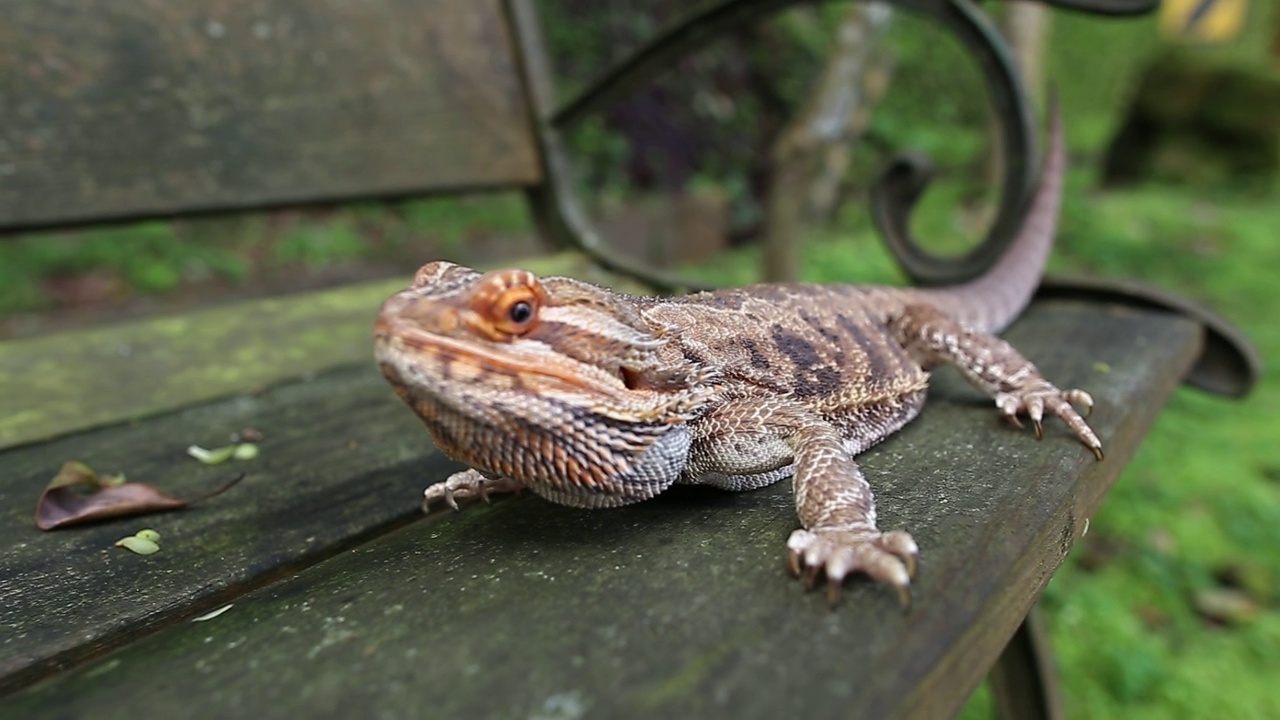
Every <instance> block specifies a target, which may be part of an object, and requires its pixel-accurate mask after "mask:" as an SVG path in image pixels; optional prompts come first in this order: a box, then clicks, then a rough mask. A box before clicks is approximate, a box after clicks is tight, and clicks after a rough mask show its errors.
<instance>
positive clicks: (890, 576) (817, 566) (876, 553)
mask: <svg viewBox="0 0 1280 720" xmlns="http://www.w3.org/2000/svg"><path fill="white" fill-rule="evenodd" d="M918 555H919V548H918V546H917V545H916V542H915V540H913V539H912V538H911V535H909V534H907V533H905V532H903V531H901V530H895V531H892V532H887V533H882V532H880V531H879V530H876V529H874V528H868V529H856V530H847V529H827V528H816V529H813V530H796V531H795V532H793V533H792V534H791V537H790V538H789V539H788V540H787V556H788V566H789V568H790V569H791V571H792V575H795V576H798V577H800V578H801V579H802V580H803V581H804V584H805V587H806V588H807V589H812V588H813V587H815V586H816V585H817V581H818V577H819V576H820V575H822V576H825V577H826V580H827V593H828V599H829V601H830V602H831V604H832V605H833V606H834V605H835V604H836V603H837V602H838V601H839V598H840V588H841V586H842V585H843V583H844V580H845V578H846V577H848V576H850V575H852V574H854V573H858V572H861V573H863V574H865V575H867V576H868V577H870V578H871V579H872V580H874V581H876V582H878V583H881V584H884V585H888V586H890V587H892V588H893V589H894V590H895V591H897V593H898V596H899V599H900V600H901V601H902V602H903V605H904V606H906V605H909V603H910V596H911V595H910V593H911V578H912V576H913V575H914V574H915V570H916V558H917V556H918Z"/></svg>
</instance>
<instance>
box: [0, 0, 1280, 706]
mask: <svg viewBox="0 0 1280 720" xmlns="http://www.w3.org/2000/svg"><path fill="white" fill-rule="evenodd" d="M1185 4H1186V3H1178V2H1173V3H1169V6H1170V7H1174V6H1178V7H1181V5H1185ZM1218 4H1219V5H1237V6H1240V7H1244V6H1245V4H1244V3H1243V2H1239V3H1234V4H1233V3H1218ZM1017 5H1019V4H1016V3H1015V4H1011V6H1017ZM686 6H687V4H686V3H681V2H675V1H674V0H608V1H607V2H603V1H601V0H543V2H542V3H541V5H540V7H541V10H542V14H543V17H542V22H543V29H544V32H545V34H546V37H547V45H548V50H549V52H550V54H551V55H552V59H553V61H554V66H555V70H556V74H557V80H558V81H559V88H558V89H559V91H560V92H561V93H562V94H564V95H568V94H569V93H571V92H572V91H573V90H574V89H576V88H579V87H581V86H582V84H583V83H584V82H586V81H587V80H588V79H589V78H590V77H591V76H592V74H593V72H594V71H596V70H597V69H598V68H600V67H602V66H604V65H605V64H607V63H608V62H610V61H612V60H616V59H618V58H620V57H621V56H622V54H624V53H625V52H627V51H628V50H630V49H632V48H634V47H636V46H637V45H638V44H640V43H641V42H643V41H644V40H645V39H646V38H647V37H650V36H651V35H652V34H653V33H654V32H655V31H656V29H657V28H659V27H661V26H662V24H664V23H666V22H669V21H671V20H672V19H674V18H675V17H676V16H677V14H678V13H680V12H682V11H683V10H684V9H685V7H686ZM988 8H989V9H990V10H992V11H993V12H996V11H1000V10H1001V6H995V5H988ZM1166 10H1167V8H1166ZM1247 10H1248V13H1249V14H1248V17H1247V21H1246V22H1244V23H1243V24H1242V25H1241V31H1240V32H1239V34H1238V35H1237V36H1235V37H1232V38H1231V39H1230V40H1229V41H1227V42H1222V43H1219V44H1203V43H1201V44H1195V45H1191V46H1188V45H1185V44H1180V43H1176V42H1174V41H1172V40H1170V39H1169V36H1170V34H1171V32H1172V33H1173V34H1177V31H1178V27H1177V26H1176V23H1175V24H1172V25H1171V24H1170V22H1171V21H1170V20H1169V17H1168V12H1166V15H1165V17H1164V18H1163V19H1162V18H1161V17H1159V16H1152V17H1147V18H1140V19H1131V20H1099V19H1095V18H1089V17H1083V16H1077V15H1071V14H1067V13H1058V12H1055V13H1051V18H1050V19H1049V20H1046V19H1045V18H1046V17H1049V16H1044V17H1041V18H1040V19H1038V20H1034V19H1033V20H1032V21H1031V24H1032V28H1031V30H1029V31H1028V30H1026V29H1025V28H1024V29H1023V30H1022V32H1025V33H1028V34H1027V37H1029V38H1030V39H1029V40H1026V41H1024V45H1023V46H1022V47H1021V52H1024V53H1030V55H1029V56H1027V57H1029V58H1031V59H1030V60H1025V61H1024V62H1034V61H1035V59H1037V58H1038V59H1039V61H1040V62H1041V65H1040V67H1041V68H1042V70H1041V73H1040V75H1041V76H1042V77H1043V78H1047V79H1050V80H1052V82H1053V83H1054V84H1055V86H1056V87H1057V89H1058V94H1059V97H1060V99H1061V104H1062V107H1063V114H1064V117H1065V120H1066V128H1067V133H1068V143H1069V147H1070V152H1071V160H1072V169H1071V171H1070V175H1069V178H1068V184H1067V189H1066V200H1065V208H1064V217H1063V221H1062V228H1061V232H1060V235H1059V240H1058V245H1057V248H1056V251H1055V256H1054V258H1053V261H1052V268H1053V269H1056V270H1070V271H1073V272H1077V271H1078V272H1087V273H1094V274H1099V275H1107V276H1115V277H1127V278H1136V279H1140V280H1143V281H1146V282H1150V283H1153V284H1156V285H1160V286H1163V287H1166V288H1170V289H1173V290H1176V291H1178V292H1182V293H1185V294H1187V295H1189V296H1192V297H1195V298H1197V299H1200V300H1203V301H1205V302H1207V303H1209V304H1210V305H1212V306H1213V307H1215V308H1216V309H1217V310H1219V311H1220V312H1222V313H1223V314H1225V315H1226V316H1227V317H1229V318H1231V319H1233V320H1234V321H1236V322H1237V323H1239V324H1240V325H1241V326H1242V327H1243V328H1244V329H1245V330H1246V331H1247V332H1248V333H1249V334H1250V335H1251V337H1252V338H1253V339H1254V340H1255V341H1256V342H1257V344H1258V346H1259V347H1260V349H1261V350H1262V353H1263V355H1264V357H1274V356H1275V355H1276V354H1277V353H1278V352H1280V330H1278V329H1277V325H1276V323H1275V322H1274V319H1273V318H1272V316H1271V313H1272V312H1274V308H1276V306H1277V302H1280V301H1277V299H1276V294H1275V293H1276V291H1275V289H1274V288H1275V283H1274V278H1275V275H1276V268H1278V267H1280V243H1278V242H1277V230H1278V229H1280V202H1277V200H1278V199H1280V192H1278V190H1280V178H1278V177H1277V175H1278V173H1277V170H1276V168H1277V165H1280V147H1278V146H1277V144H1276V143H1280V134H1278V133H1280V120H1276V118H1280V95H1277V91H1276V88H1277V87H1278V86H1280V7H1277V6H1276V4H1275V3H1271V2H1267V1H1266V0H1253V1H1252V2H1250V3H1248V5H1247ZM877 12H880V11H878V10H875V9H874V8H869V7H868V6H866V5H863V4H854V5H847V4H824V5H821V6H817V7H803V8H798V9H793V10H789V11H786V12H783V13H780V14H778V15H776V16H774V17H772V18H770V19H769V20H768V21H765V22H761V23H757V24H752V25H748V26H744V27H742V28H739V29H738V30H736V31H734V32H733V33H731V34H729V35H728V36H727V37H724V38H723V39H721V40H719V41H717V42H715V43H712V44H711V45H709V46H708V47H707V48H705V49H704V50H703V51H701V52H699V53H698V54H697V55H695V56H693V57H690V58H688V59H686V60H684V61H683V62H682V63H680V65H679V66H678V68H676V69H675V70H674V71H672V72H669V73H668V74H667V75H666V76H664V77H662V78H660V79H659V81H657V82H655V83H653V84H652V85H650V86H649V87H646V88H642V89H640V90H639V91H637V92H636V93H634V94H633V95H632V96H631V97H629V98H627V99H625V100H624V101H622V102H621V103H619V104H618V105H617V106H615V107H613V108H611V109H610V110H608V111H607V112H605V113H603V114H602V115H600V116H598V117H596V118H593V119H592V120H591V121H589V122H588V123H586V124H585V125H584V126H583V127H581V128H580V129H579V130H578V131H577V132H576V133H574V135H573V136H572V137H571V138H570V139H571V147H572V150H573V152H574V154H575V157H576V158H577V160H578V163H579V169H580V174H579V175H580V177H579V180H580V182H581V184H582V187H583V190H584V192H585V193H586V194H587V196H588V197H590V198H592V204H593V208H594V210H595V212H596V214H597V216H598V218H599V222H600V224H601V227H602V229H603V230H604V234H605V235H606V236H607V237H609V238H610V239H611V240H612V242H614V243H615V244H616V245H617V246H618V247H619V249H620V250H622V251H625V252H629V253H633V254H635V255H636V256H638V257H641V258H642V259H645V260H646V261H650V262H664V263H667V264H673V265H678V266H682V269H683V270H685V271H687V272H691V273H696V274H699V275H701V276H702V277H703V278H705V279H708V280H712V281H715V282H717V283H741V282H747V281H750V280H754V279H757V278H759V277H760V276H761V274H762V270H761V268H762V266H764V273H765V274H767V275H770V276H774V277H787V276H790V275H798V276H801V277H804V278H806V279H811V280H819V281H836V280H838V281H858V282H894V283H896V282H901V281H902V278H901V276H900V275H899V273H898V272H897V269H896V268H895V266H894V265H893V262H892V260H891V259H890V257H889V256H888V254H887V253H886V252H885V250H884V249H883V248H882V246H881V245H880V243H879V240H878V239H877V237H876V235H875V232H874V229H873V228H872V226H871V223H870V220H869V218H868V216H867V213H866V203H867V197H866V196H867V187H868V181H869V179H870V178H872V177H873V176H874V173H875V172H876V170H877V169H878V168H880V167H881V166H882V165H883V163H884V162H885V161H886V160H887V159H888V157H890V156H891V155H892V154H894V153H896V152H899V151H901V150H903V149H907V148H914V149H918V150H922V151H924V152H925V153H927V154H928V155H930V156H931V157H932V158H933V160H934V161H935V163H936V165H937V168H938V172H937V175H936V180H935V182H934V183H933V185H932V186H931V188H930V190H929V191H928V192H927V193H926V195H925V196H924V198H923V199H922V201H921V202H920V204H919V205H918V206H917V209H916V212H915V214H914V216H913V218H912V226H913V230H914V231H915V233H916V235H917V236H918V237H920V238H922V239H924V240H925V241H926V242H927V244H928V246H929V247H931V248H933V249H935V250H938V251H944V252H954V251H958V250H961V249H963V248H965V247H967V246H969V245H971V244H972V243H974V242H976V239H977V238H978V237H980V236H981V234H982V233H983V232H984V231H985V227H986V225H987V223H989V221H990V218H991V214H992V205H993V202H992V201H993V199H994V198H995V192H996V188H995V187H994V185H993V179H994V177H995V175H994V173H993V171H992V169H991V168H992V156H993V148H992V144H993V141H992V134H991V132H990V128H989V126H988V123H989V122H990V119H989V112H988V110H987V108H986V105H985V103H986V98H985V94H984V92H983V91H982V85H981V78H980V76H979V74H978V70H977V69H976V68H975V67H974V66H973V65H972V63H970V62H969V61H968V59H967V58H966V57H965V56H964V54H963V51H962V50H961V49H960V48H959V46H958V45H957V44H956V43H955V42H953V41H951V40H950V39H949V38H948V37H946V36H945V35H943V34H942V33H940V32H939V31H938V30H937V29H935V28H933V27H932V26H930V25H929V24H928V23H926V22H924V21H923V20H920V19H918V18H915V17H912V16H910V15H909V14H907V13H894V14H892V16H889V15H887V14H879V15H877ZM1037 23H1038V25H1037ZM1012 24H1013V25H1016V23H1012ZM1162 26H1163V30H1162ZM1170 28H1172V30H1171V29H1170ZM1189 28H1190V26H1189V25H1188V26H1185V27H1183V28H1182V31H1183V32H1182V34H1184V35H1185V34H1187V31H1188V29H1189ZM1162 33H1163V35H1162ZM1037 38H1039V39H1038V40H1037ZM1038 46H1039V47H1038ZM841 57H843V58H846V59H849V61H850V62H852V63H854V64H855V66H856V67H855V70H856V72H853V73H852V74H850V71H849V69H848V67H845V68H844V69H843V70H842V69H841V68H840V67H838V65H839V63H837V62H836V60H837V59H839V58H841ZM842 73H843V74H842ZM1032 74H1033V76H1034V75H1036V74H1037V73H1034V72H1033V73H1032ZM850 77H853V78H854V82H853V83H850V82H847V80H848V78H850ZM834 80H840V81H841V82H839V83H836V82H834ZM828 81H831V82H828ZM1033 85H1034V86H1036V87H1038V85H1037V84H1036V82H1035V80H1034V78H1033ZM835 86H839V87H837V88H836V90H834V91H833V90H832V87H835ZM850 87H853V88H854V92H853V93H852V94H849V93H848V92H847V91H848V89H849V88H850ZM840 92H845V93H846V94H844V95H841V94H840ZM1214 93H1217V94H1214ZM824 98H826V99H828V100H831V102H828V103H826V104H824ZM832 103H834V104H832ZM832 108H835V110H833V109H832ZM824 113H825V114H826V115H825V117H829V118H835V121H836V124H837V125H838V126H839V128H838V132H836V133H834V135H833V137H834V139H830V138H829V139H827V140H826V141H824V144H823V148H824V150H823V152H822V153H819V154H818V155H812V156H803V157H801V156H797V155H795V154H794V153H793V154H791V155H788V154H787V153H788V150H787V146H786V143H785V142H783V140H784V139H785V138H786V137H787V136H788V133H789V132H793V133H794V131H795V129H796V128H797V127H800V126H801V123H802V121H804V120H805V119H806V118H809V119H812V118H815V117H824V115H823V114H824ZM1161 122H1165V123H1166V125H1161V124H1160V123H1161ZM1161 138H1162V140H1161V141H1160V142H1152V140H1153V139H1161ZM796 157H801V160H802V161H803V162H804V165H803V167H801V168H800V170H799V171H797V172H800V176H799V177H801V178H802V180H803V182H798V183H780V182H779V180H778V178H779V177H780V175H779V170H778V165H779V159H780V158H781V160H782V161H786V160H788V159H790V160H793V161H794V160H795V158H796ZM1241 157H1243V158H1244V160H1243V161H1242V160H1241V159H1240V158H1241ZM1242 162H1243V165H1242V164H1241V163H1242ZM1250 163H1252V164H1250ZM1242 168H1243V169H1242ZM779 185H786V186H789V187H791V188H792V189H795V188H799V189H800V190H801V191H803V192H802V193H801V194H800V195H799V196H798V198H799V199H798V200H797V201H796V203H792V205H791V207H792V210H793V211H794V210H795V208H796V207H798V208H800V209H799V210H798V211H794V212H792V215H791V216H788V217H785V218H784V220H783V221H780V220H778V217H779V215H778V213H779V212H786V210H785V208H784V209H783V211H780V210H779V208H778V207H777V205H776V204H771V197H772V198H773V200H774V201H776V199H777V197H778V196H777V195H776V194H774V193H771V192H770V190H771V188H772V189H773V190H775V191H776V190H777V187H778V186H779ZM771 218H772V219H771ZM771 223H772V224H773V225H772V226H771ZM771 233H772V236H773V242H772V243H771V242H770V240H769V238H770V235H771ZM779 238H781V239H782V241H783V242H781V243H779V242H778V240H779ZM546 249H547V248H545V247H542V246H541V245H540V244H539V242H538V241H537V240H536V239H535V238H534V236H533V232H532V226H531V222H530V219H529V217H528V216H527V213H526V212H525V209H524V207H523V202H522V199H521V198H520V197H519V196H518V194H515V193H501V194H493V195H476V196H471V197H464V198H450V199H439V200H431V199H423V200H412V201H402V202H397V203H364V204H360V205H355V206H343V207H330V208H317V209H312V210H306V211H298V210H290V211H280V212H273V213H260V214H253V215H244V216H233V217H220V218H208V219H199V220H184V221H179V222H172V223H161V222H148V223H142V224H132V225H120V226H112V227H100V228H88V229H84V230H78V231H75V232H60V233H57V234H42V235H31V236H24V237H19V238H10V239H6V241H5V242H3V243H0V336H2V335H23V334H32V333H38V332H44V331H47V330H49V329H51V328H55V327H61V326H66V325H68V324H77V323H82V322H86V321H93V320H99V319H104V318H112V319H115V318H119V317H122V316H128V315H135V314H139V313H146V312H154V311H163V310H166V309H169V308H173V307H178V306H183V305H189V304H192V303H202V302H212V301H225V300H227V299H229V298H234V297H244V296H248V295H257V294H264V293H276V292H284V291H290V290H296V289H302V288H310V287H316V286H321V285H327V284H332V283H337V282H346V281H350V280H354V279H361V278H373V277H390V276H397V275H408V274H409V273H411V272H412V271H413V269H415V268H416V267H417V266H418V265H419V264H420V263H421V262H423V261H424V260H427V259H430V258H435V257H441V256H443V257H449V258H452V259H456V260H461V261H465V262H470V263H484V262H486V261H488V262H493V261H496V260H498V259H506V260H510V259H511V258H512V257H518V256H520V255H528V254H532V253H534V252H538V251H542V250H546ZM712 255H714V256H715V257H716V258H717V260H716V262H715V263H706V262H700V261H701V260H705V259H706V258H707V257H710V256H712ZM1278 410H1280V383H1277V377H1276V373H1275V371H1274V370H1271V369H1268V370H1267V371H1266V374H1265V376H1264V378H1263V382H1262V383H1261V385H1260V386H1259V388H1258V389H1257V391H1256V392H1255V393H1254V394H1253V396H1252V397H1251V398H1249V399H1248V400H1247V401H1245V402H1229V401H1224V400H1220V399H1216V398H1211V397H1207V396H1205V395H1203V394H1200V393H1197V392H1195V391H1191V390H1180V391H1179V392H1178V394H1177V395H1176V396H1175V397H1174V400H1173V402H1172V405H1171V407H1170V408H1169V410H1168V411H1167V412H1165V413H1164V414H1163V415H1162V416H1161V419H1160V420H1159V422H1158V424H1157V426H1156V428H1155V430H1154V431H1153V433H1152V434H1151V435H1150V436H1149V438H1148V440H1147V441H1146V442H1145V443H1144V444H1143V446H1142V448H1141V449H1140V451H1139V454H1138V456H1137V458H1135V460H1134V462H1133V463H1132V465H1131V466H1130V468H1129V469H1128V470H1127V471H1126V473H1125V475H1124V476H1123V477H1122V478H1121V480H1120V481H1119V483H1118V484H1117V486H1116V488H1115V490H1114V491H1113V492H1112V493H1111V497H1110V498H1109V500H1108V501H1107V502H1106V503H1105V504H1104V506H1103V509H1102V511H1101V512H1100V513H1099V514H1098V516H1097V517H1096V518H1094V519H1093V523H1092V527H1091V530H1090V532H1089V534H1088V535H1087V536H1086V537H1085V538H1084V539H1083V540H1082V542H1081V543H1080V544H1079V545H1077V547H1076V548H1075V549H1074V550H1073V552H1072V553H1071V555H1070V557H1069V558H1068V562H1067V565H1066V567H1065V568H1064V569H1063V570H1062V571H1061V572H1059V574H1058V575H1057V577H1056V578H1055V579H1054V580H1053V582H1052V583H1051V584H1050V586H1049V588H1048V590H1047V591H1046V593H1045V596H1044V599H1043V606H1044V608H1045V609H1046V610H1047V616H1048V621H1049V625H1050V628H1051V631H1052V633H1053V636H1054V641H1055V645H1056V650H1057V656H1058V661H1059V665H1060V671H1061V679H1062V682H1063V685H1064V689H1065V694H1066V696H1067V700H1068V702H1069V707H1070V709H1071V710H1072V711H1073V712H1074V713H1075V714H1077V715H1078V716H1081V717H1089V718H1112V717H1116V718H1119V717H1123V718H1144V717H1151V718H1167V717H1210V716H1212V717H1231V718H1248V717H1258V718H1263V717H1280V693H1276V692H1275V688H1274V687H1273V685H1274V681H1273V677H1274V676H1275V673H1277V672H1280V458H1278V456H1277V455H1276V453H1275V450H1274V444H1275V438H1276V437H1280V412H1277V411H1278ZM988 712H989V702H988V699H987V697H986V695H985V691H980V692H979V693H978V695H977V696H975V698H974V700H973V701H972V702H971V703H970V705H969V706H968V707H967V708H966V710H965V717H984V716H986V715H987V714H988Z"/></svg>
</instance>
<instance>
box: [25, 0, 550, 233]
mask: <svg viewBox="0 0 1280 720" xmlns="http://www.w3.org/2000/svg"><path fill="white" fill-rule="evenodd" d="M4 15H5V21H4V22H3V23H0V47H4V48H5V52H4V53H3V54H2V55H0V228H5V227H10V228H12V227H23V226H33V225H50V224H58V223H65V222H72V221H88V220H99V219H106V218H116V217H127V216H137V215H154V214H166V213H176V212H181V211H190V210H213V209H225V208H243V207H254V206H263V205H274V204H285V203H297V202H307V203H314V202H323V201H326V200H337V199H342V198H350V197H357V196H374V195H403V194H407V193H421V192H424V191H429V190H447V189H456V188H462V187H476V186H492V185H512V184H529V183H534V182H537V181H538V179H539V174H540V170H539V163H538V159H537V153H536V148H535V144H534V140H533V137H532V135H531V130H530V125H529V114H528V111H527V108H526V102H525V97H524V94H523V91H522V88H521V86H520V79H519V74H518V68H517V65H516V62H515V59H514V54H513V49H512V41H511V37H510V28H509V27H508V26H507V22H506V18H505V16H504V13H503V9H502V3H501V0H365V1H364V2H358V3H353V2H344V1H343V0H318V1H317V0H281V1H278V2H271V3H262V2H257V1H256V0H218V1H217V2H206V3H172V2H162V1H158V0H115V1H114V2H99V3H84V2H78V1H77V0H17V1H15V2H9V3H6V4H5V13H4Z"/></svg>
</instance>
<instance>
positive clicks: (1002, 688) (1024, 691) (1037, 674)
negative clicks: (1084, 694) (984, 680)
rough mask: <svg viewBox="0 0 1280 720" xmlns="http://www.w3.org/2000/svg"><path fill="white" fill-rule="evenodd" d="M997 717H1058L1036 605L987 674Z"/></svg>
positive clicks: (1007, 719)
mask: <svg viewBox="0 0 1280 720" xmlns="http://www.w3.org/2000/svg"><path fill="white" fill-rule="evenodd" d="M989 680H990V681H991V690H992V695H993V696H994V698H993V699H994V700H995V711H996V712H995V714H996V717H997V718H999V719H1000V720H1037V719H1039V720H1062V718H1064V717H1065V712H1064V711H1063V708H1062V693H1061V691H1060V690H1059V688H1058V679H1057V675H1056V673H1055V671H1054V667H1053V653H1052V651H1051V650H1050V648H1049V635H1048V633H1047V632H1046V631H1045V629H1044V622H1043V620H1041V618H1040V608H1039V606H1032V608H1031V612H1029V613H1027V617H1026V619H1025V620H1023V621H1022V625H1020V626H1018V630H1017V632H1015V633H1014V635H1013V637H1012V638H1010V639H1009V644H1008V645H1006V646H1005V648H1004V652H1002V653H1000V658H999V659H998V660H996V665H995V667H993V668H991V674H990V676H989Z"/></svg>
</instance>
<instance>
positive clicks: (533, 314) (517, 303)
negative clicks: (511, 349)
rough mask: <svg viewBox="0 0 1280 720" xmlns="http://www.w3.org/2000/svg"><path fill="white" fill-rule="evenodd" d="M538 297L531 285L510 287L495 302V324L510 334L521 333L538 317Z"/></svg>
mask: <svg viewBox="0 0 1280 720" xmlns="http://www.w3.org/2000/svg"><path fill="white" fill-rule="evenodd" d="M537 303H538V298H537V296H536V295H534V293H533V291H532V289H531V288H529V287H525V286H520V287H513V288H508V289H507V291H506V292H504V293H502V294H501V295H499V296H498V299H497V301H495V302H494V304H493V315H492V319H493V324H494V326H496V327H497V328H498V330H499V331H501V332H503V333H506V334H508V335H521V334H523V333H525V332H528V331H529V329H530V328H532V327H533V324H534V321H535V320H536V319H537V314H538V311H537V308H538V305H537Z"/></svg>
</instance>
